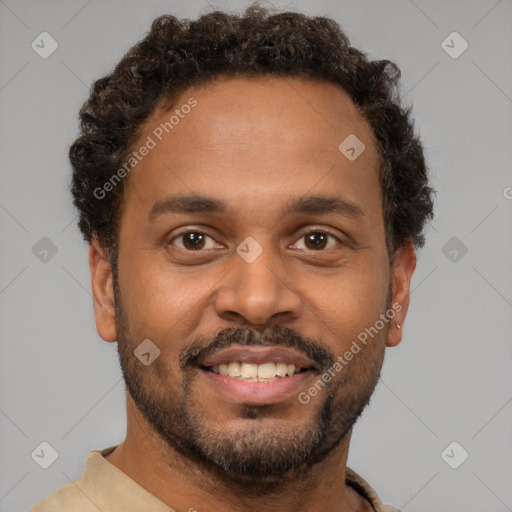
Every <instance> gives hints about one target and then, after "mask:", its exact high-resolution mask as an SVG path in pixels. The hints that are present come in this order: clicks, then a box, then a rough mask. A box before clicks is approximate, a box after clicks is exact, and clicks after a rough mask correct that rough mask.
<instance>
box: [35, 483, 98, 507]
mask: <svg viewBox="0 0 512 512" xmlns="http://www.w3.org/2000/svg"><path fill="white" fill-rule="evenodd" d="M69 510H80V511H81V512H98V507H97V506H96V505H95V504H94V503H93V502H92V501H91V500H90V499H89V498H88V497H87V496H86V495H85V494H84V493H83V492H82V491H81V490H80V489H79V487H78V482H72V483H69V484H67V485H64V486H63V487H60V488H59V489H57V490H56V491H55V492H53V493H52V494H50V495H48V496H47V497H46V498H45V499H44V500H42V501H40V502H39V503H37V504H36V505H34V506H33V507H32V508H31V509H30V510H29V512H50V511H51V512H69Z"/></svg>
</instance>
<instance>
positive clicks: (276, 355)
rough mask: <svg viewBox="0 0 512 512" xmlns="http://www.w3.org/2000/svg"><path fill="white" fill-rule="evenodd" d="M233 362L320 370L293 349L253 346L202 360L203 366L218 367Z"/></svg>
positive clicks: (212, 355) (217, 353) (220, 353)
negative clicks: (289, 365) (280, 364)
mask: <svg viewBox="0 0 512 512" xmlns="http://www.w3.org/2000/svg"><path fill="white" fill-rule="evenodd" d="M233 361H239V362H241V363H247V364H263V363H268V362H274V363H286V364H293V365H294V366H295V368H315V369H317V370H318V369H319V368H318V365H317V363H315V362H314V361H313V360H312V359H310V358H309V357H307V356H306V355H305V354H303V353H302V352H299V351H297V350H295V349H292V348H284V347H278V346H274V347H268V346H265V347H263V346H251V347H241V346H238V347H236V346H235V347H231V348H228V349H225V350H219V351H218V352H215V353H214V354H211V355H209V356H206V357H204V358H201V359H200V360H199V364H200V365H201V366H217V365H219V364H228V363H231V362H233Z"/></svg>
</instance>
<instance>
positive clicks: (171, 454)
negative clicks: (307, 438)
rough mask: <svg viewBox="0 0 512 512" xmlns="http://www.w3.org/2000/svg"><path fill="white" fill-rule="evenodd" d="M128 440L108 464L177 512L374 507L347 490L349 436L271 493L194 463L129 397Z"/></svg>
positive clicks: (359, 510) (360, 511)
mask: <svg viewBox="0 0 512 512" xmlns="http://www.w3.org/2000/svg"><path fill="white" fill-rule="evenodd" d="M127 417H128V430H127V436H126V439H125V441H124V442H123V443H121V444H120V445H119V446H118V447H117V448H116V449H115V450H114V451H113V452H112V453H111V454H110V455H108V456H107V457H106V459H107V460H108V461H109V462H110V463H111V464H113V465H114V466H116V467H117V468H118V469H120V470H121V471H122V472H123V473H125V474H126V475H128V476H129V477H130V478H132V479H133V480H134V481H135V482H137V483H138V484H139V485H141V486H142V487H143V488H144V489H146V490H147V491H148V492H149V493H151V494H152V495H153V496H155V497H156V498H158V499H159V500H160V501H162V502H163V503H165V504H166V505H167V506H169V507H171V508H173V509H175V510H187V511H188V510H190V511H191V512H193V511H194V509H195V510H196V511H198V512H202V511H204V510H209V511H214V512H232V511H233V510H237V511H239V512H254V511H256V510H270V509H271V510H273V511H275V512H288V511H295V510H302V511H304V512H308V511H313V510H322V511H324V512H364V511H367V510H372V508H371V507H370V506H369V503H368V502H367V501H366V500H365V499H364V498H362V497H361V496H360V495H359V494H358V493H357V492H356V491H355V490H354V489H352V487H350V486H347V485H346V484H345V470H346V462H347V456H348V448H349V443H350V434H348V435H347V436H346V437H345V438H344V439H342V440H341V441H340V443H338V445H337V446H336V447H335V448H334V449H333V450H332V451H331V452H330V453H329V454H328V456H327V457H326V458H325V459H324V460H322V462H319V463H317V464H315V465H312V466H309V467H308V468H307V469H305V470H300V471H296V472H293V474H288V475H286V477H283V478H280V479H279V484H278V485H270V486H267V487H266V488H265V487H263V486H260V485H254V483H253V482H250V481H249V480H248V481H247V483H246V484H242V483H240V482H235V481H233V480H230V479H229V478H227V477H226V476H225V475H223V474H222V473H221V472H219V471H217V470H215V469H212V468H211V467H209V466H208V465H207V464H206V463H201V462H199V461H191V459H189V458H188V457H185V456H184V455H183V454H181V453H180V452H178V451H177V450H176V449H174V448H173V447H171V446H169V445H168V443H166V442H165V441H164V440H163V439H162V438H161V437H160V436H159V435H158V434H156V433H155V432H154V431H153V429H152V428H151V427H150V426H149V425H148V424H147V422H146V421H145V419H144V418H143V417H142V415H141V414H140V412H139V411H138V409H137V408H136V406H135V404H134V403H133V402H132V400H131V398H130V397H129V394H128V396H127Z"/></svg>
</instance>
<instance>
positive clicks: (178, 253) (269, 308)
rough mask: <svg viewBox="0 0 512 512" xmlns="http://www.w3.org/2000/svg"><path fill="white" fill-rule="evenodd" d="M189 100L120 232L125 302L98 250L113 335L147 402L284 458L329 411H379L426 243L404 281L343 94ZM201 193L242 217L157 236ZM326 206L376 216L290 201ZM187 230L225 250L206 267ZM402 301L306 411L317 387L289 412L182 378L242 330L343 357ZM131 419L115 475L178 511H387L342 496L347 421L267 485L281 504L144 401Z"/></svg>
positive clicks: (406, 260)
mask: <svg viewBox="0 0 512 512" xmlns="http://www.w3.org/2000/svg"><path fill="white" fill-rule="evenodd" d="M190 97H194V98H195V99H196V100H197V102H198V104H197V106H196V107H195V108H194V109H192V111H191V112H190V114H188V115H187V116H186V117H185V118H184V119H182V120H180V123H179V124H178V125H177V126H175V127H174V129H173V130H172V132H171V133H169V134H166V135H164V138H163V140H162V141H161V142H159V143H158V144H157V146H156V147H155V148H154V149H152V150H151V151H150V153H149V154H148V156H146V157H145V158H144V159H143V160H142V161H141V162H140V163H139V164H138V165H137V166H136V167H135V168H134V169H133V171H132V172H131V174H130V176H129V179H128V182H127V188H126V191H125V196H124V200H123V210H122V217H121V225H120V237H119V258H118V272H119V274H118V291H119V294H120V296H118V297H117V304H116V297H115V296H114V290H113V283H112V270H111V265H110V263H109V261H108V258H107V256H106V252H105V251H104V249H103V248H102V247H101V246H100V244H99V243H98V242H97V240H93V242H92V243H91V245H90V253H89V261H90V270H91V279H92V290H93V296H94V299H95V304H94V308H95V317H96V327H97V330H98V333H99V335H100V336H101V338H103V339H104V340H105V341H107V342H114V341H118V343H119V351H120V355H121V360H122V366H123V364H124V367H125V369H126V370H127V371H129V372H131V374H130V375H131V377H132V378H134V377H135V376H137V377H138V378H139V379H140V381H139V384H140V386H141V390H142V391H145V392H146V393H147V395H146V396H147V397H148V398H149V397H152V399H153V398H154V400H155V405H157V404H158V405H160V406H161V407H167V408H170V409H172V407H174V406H175V405H176V404H177V403H178V402H179V400H180V398H181V399H184V398H185V400H184V405H183V407H185V408H186V409H185V410H186V411H187V412H188V413H189V415H190V417H191V418H193V419H194V425H196V426H197V427H198V428H199V429H201V430H200V432H202V433H205V432H207V433H208V434H209V435H210V436H211V439H214V440H218V441H219V443H222V440H223V439H226V440H228V439H229V440H237V439H240V438H242V437H244V436H246V437H245V438H247V436H253V437H251V439H253V440H254V442H255V443H256V445H257V448H258V446H259V447H260V449H261V453H262V456H264V454H265V453H266V451H265V450H267V449H269V450H270V449H275V447H274V448H272V446H270V445H268V443H269V441H268V440H269V439H270V440H271V439H272V438H275V439H279V443H277V444H278V445H279V446H281V445H282V446H284V448H283V450H284V449H285V448H289V446H288V445H289V444H290V443H291V442H292V441H293V440H294V439H296V440H299V437H294V436H298V435H299V434H303V435H304V439H308V437H307V436H308V433H310V432H311V431H312V429H314V428H315V427H317V426H318V424H317V420H318V417H319V414H320V411H322V408H323V407H325V405H326V403H327V402H328V400H331V401H332V404H334V405H335V406H336V407H335V409H336V411H341V412H339V414H340V415H343V414H345V412H346V409H347V407H348V404H351V405H354V404H356V405H358V406H359V407H360V408H364V406H365V405H366V402H365V403H362V402H361V396H362V395H365V394H368V398H369V395H371V392H372V391H373V388H374V386H375V384H376V382H377V380H378V376H379V372H380V367H381V365H382V361H383V358H384V352H385V348H386V347H395V346H396V345H398V344H399V343H400V341H401V338H402V331H401V330H400V329H398V328H397V327H396V324H395V322H397V323H398V324H400V325H403V323H404V320H405V316H406V314H407V309H408V305H409V293H410V281H411V277H412V274H413V272H414V268H415V265H416V256H415V251H414V246H413V244H412V242H410V243H408V244H407V245H405V246H404V247H401V248H400V249H398V250H397V252H396V256H395V261H394V264H393V267H390V264H389V259H388V254H387V251H386V243H385V229H384V224H383V215H382V197H381V189H380V185H379V181H378V162H379V159H378V154H377V149H376V145H375V139H374V136H373V134H372V131H371V128H370V127H369V125H368V124H367V123H366V121H365V120H364V119H363V118H362V117H361V115H360V114H359V113H358V112H357V110H356V107H355V106H354V104H353V103H352V101H351V100H350V98H349V96H348V95H347V94H346V93H345V92H344V91H342V90H341V89H339V88H337V87H335V86H334V85H332V84H329V83H324V82H316V81H311V80H307V81H302V80H300V79H297V78H268V77H262V78H257V79H254V78H250V79H249V78H236V79H219V80H216V81H215V82H213V83H209V84H207V85H206V86H200V87H193V88H189V89H188V90H186V91H184V92H183V93H182V94H181V95H180V96H179V97H178V98H177V100H176V102H175V104H174V105H173V108H179V106H180V105H183V104H185V103H186V102H187V100H188V99H189V98H190ZM168 109H169V106H167V108H166V109H164V108H158V109H157V110H156V111H155V112H154V113H153V114H152V115H151V117H150V118H149V119H148V120H147V121H146V123H145V124H144V126H143V127H142V130H141V132H140V137H139V141H140V143H143V142H144V141H145V140H146V138H147V136H148V135H151V133H152V131H153V130H154V128H155V127H157V126H158V125H159V124H160V123H161V122H164V121H166V120H168V119H169V117H170V115H171V114H172V111H171V112H169V111H168ZM349 134H356V135H357V137H358V138H359V139H360V140H361V141H363V143H364V144H365V147H366V148H365V151H364V152H363V153H362V154H361V155H360V156H359V157H358V158H357V159H356V160H355V161H349V160H348V159H347V158H346V157H345V156H344V155H342V154H341V153H340V151H339V150H338V145H339V144H340V142H341V141H343V140H344V139H345V138H346V137H347V136H348V135H349ZM139 145H140V144H135V147H139ZM192 193H194V194H197V195H204V196H208V197H212V198H216V199H221V200H224V201H225V202H226V203H227V205H228V206H229V210H228V211H227V212H226V213H223V214H213V213H188V214H182V213H180V214H177V213H168V214H166V215H163V216H161V217H159V218H158V220H157V221H155V222H153V223H150V222H149V220H148V214H149V212H150V210H151V208H152V207H153V205H154V204H155V203H156V202H157V201H160V200H162V199H164V198H166V197H168V196H169V195H174V194H183V195H190V194H192ZM310 195H314V196H329V197H333V196H340V197H343V198H344V199H346V200H348V201H350V202H352V203H354V204H355V205H357V206H358V207H359V208H360V209H361V211H362V214H361V215H360V216H359V217H357V218H351V217H348V216H340V215H337V214H336V213H333V212H329V213H322V214H318V213H315V214H311V213H301V214H292V215H283V208H284V206H285V204H286V202H287V201H289V200H290V199H292V198H297V197H300V196H310ZM184 228H191V229H190V230H191V231H194V232H200V233H205V234H207V235H209V237H211V238H208V237H207V238H206V242H205V246H204V248H203V249H201V250H200V251H197V250H190V249H189V250H187V249H186V248H184V247H185V245H184V244H185V242H186V240H184V239H183V237H177V234H182V232H183V229H184ZM326 230H328V231H329V232H330V233H332V234H333V235H334V237H336V238H338V239H339V241H338V240H336V238H333V237H329V242H328V244H327V246H326V247H325V248H320V249H318V248H316V246H311V245H308V244H307V243H306V240H307V237H306V236H305V235H306V234H307V233H309V232H322V233H326ZM248 236H250V237H253V238H254V239H255V240H257V242H258V243H259V244H260V246H261V247H262V249H263V252H262V253H261V255H260V256H259V257H258V259H256V260H255V261H254V262H252V263H250V264H249V263H247V262H246V261H244V260H243V259H242V258H241V257H240V256H239V254H237V252H236V247H237V246H238V245H239V244H240V243H241V242H242V241H243V240H244V239H245V238H246V237H248ZM171 242H172V243H171ZM320 245H321V244H320ZM322 247H323V246H322ZM389 292H390V294H389ZM121 298H122V303H120V299H121ZM395 303H399V304H401V305H402V308H401V310H400V311H399V312H397V313H396V316H395V318H394V320H393V321H391V322H390V323H389V324H388V325H387V326H386V328H384V329H382V330H380V331H379V333H378V335H376V336H375V337H374V338H373V339H372V340H371V342H370V343H368V345H367V346H365V347H364V348H363V349H362V350H361V351H360V352H359V353H358V354H357V355H355V356H354V358H353V360H352V361H351V362H350V363H349V364H348V365H347V367H346V368H344V369H343V371H341V372H338V373H336V375H335V377H334V378H333V379H332V383H331V385H330V386H328V387H326V388H325V389H323V390H321V391H320V392H319V393H318V394H317V395H316V396H314V397H312V398H311V401H310V402H309V403H308V404H307V405H304V404H301V403H300V402H299V401H298V400H297V394H298V393H299V392H300V391H305V390H307V389H308V388H309V387H310V386H311V385H312V384H313V383H314V382H315V381H316V380H318V375H316V376H315V375H312V376H311V377H310V378H308V380H307V381H306V382H305V383H304V384H303V385H301V386H300V389H297V393H295V394H293V396H288V397H287V398H286V399H285V400H283V401H281V402H279V403H277V404H273V405H272V406H267V407H257V406H253V407H244V404H240V403H235V402H233V401H231V400H229V399H227V398H226V397H225V396H223V395H222V394H221V393H219V392H218V391H217V390H216V389H215V388H214V387H213V386H212V385H211V384H209V382H207V380H206V379H204V378H201V375H199V374H198V372H197V371H195V370H194V369H193V368H185V369H183V368H180V366H179V357H180V354H183V353H186V351H187V349H189V348H190V346H191V345H192V344H193V343H197V342H198V341H200V342H202V343H203V346H204V347H206V346H208V344H209V343H210V342H211V341H212V340H213V339H214V336H215V335H216V333H218V332H220V331H221V330H223V329H225V328H227V327H250V328H252V329H254V330H255V331H256V332H261V331H262V330H263V329H266V328H267V327H269V326H273V325H277V326H284V327H288V328H290V329H294V330H296V331H297V332H298V333H300V335H301V336H302V337H304V338H307V339H310V340H312V341H313V342H314V344H315V345H316V346H318V347H319V349H321V350H324V351H325V352H326V353H328V354H330V355H332V356H334V357H335V358H336V357H338V356H341V355H343V354H344V353H345V352H346V351H347V350H349V348H350V345H351V343H352V341H353V340H355V339H356V338H357V335H358V334H359V333H361V332H362V331H364V329H365V328H368V327H370V326H373V325H374V324H375V322H376V320H377V319H378V318H379V315H380V314H382V313H384V312H385V311H386V309H387V307H388V306H389V304H395ZM116 306H117V317H116ZM146 338H149V339H151V340H152V341H153V342H154V343H155V344H156V345H157V346H158V347H159V349H160V351H161V353H160V356H159V357H158V358H157V359H156V360H155V362H154V363H152V364H151V365H149V366H143V365H142V364H140V362H139V361H138V360H137V359H136V358H135V356H133V355H132V351H133V349H134V348H135V347H136V346H137V345H138V344H139V343H140V342H141V341H142V340H144V339H146ZM369 383H370V384H369ZM187 390H188V392H187ZM329 391H330V392H331V395H332V396H331V398H329V396H328V395H329ZM354 397H359V398H357V400H359V402H357V401H356V402H354V400H356V399H355V398H354ZM359 413H360V411H358V413H357V414H356V416H357V415H358V414H359ZM342 419H343V421H349V420H350V419H351V421H352V422H353V421H355V419H356V418H355V417H352V418H350V417H348V419H347V417H346V416H342ZM127 421H128V429H127V436H126V439H125V441H124V442H123V443H121V444H120V445H119V446H118V448H117V449H116V450H115V451H114V452H113V453H112V454H110V455H109V456H107V460H108V461H109V462H111V463H112V464H114V465H115V466H117V467H118V468H119V469H121V470H122V471H123V472H124V473H126V474H127V475H128V476H130V477H131V478H132V479H134V480H135V481H136V482H138V483H139V484H140V485H142V486H143V487H144V488H145V489H147V490H148V491H149V492H150V493H152V494H153V495H155V496H156V497H157V498H159V499H160V500H161V501H163V502H164V503H166V504H167V505H169V506H170V507H172V508H174V509H175V510H178V511H181V510H189V509H190V508H191V507H193V508H195V509H197V511H198V512H201V511H202V510H213V511H218V512H221V511H222V512H225V511H233V510H237V511H253V510H254V511H255V510H266V509H269V508H272V509H273V510H275V511H292V510H299V509H300V510H304V511H317V510H322V511H326V512H330V511H332V512H334V511H336V512H341V511H343V512H349V511H350V512H354V511H359V512H361V511H367V510H372V508H371V507H370V505H369V503H368V502H367V501H366V500H364V499H363V498H362V497H361V496H360V495H359V494H358V493H356V492H355V491H354V490H353V489H352V488H351V487H349V486H346V485H342V484H340V482H344V481H345V468H346V461H347V456H348V449H349V443H350V435H351V429H350V428H349V430H348V431H347V432H341V431H340V428H341V427H339V428H338V427H337V426H336V416H334V417H333V418H331V424H330V425H328V426H327V427H326V428H327V430H328V432H329V436H328V437H329V439H330V444H329V443H327V441H326V443H327V444H326V445H325V446H328V449H327V453H325V454H324V456H323V457H322V458H321V460H319V461H318V462H316V463H314V462H312V461H308V462H307V463H304V464H302V465H301V467H300V468H297V469H296V470H293V471H291V472H288V473H287V474H284V475H276V476H275V478H273V477H272V475H267V477H266V478H264V479H260V480H261V481H265V482H266V483H267V484H268V489H270V490H268V491H267V492H262V490H261V489H259V490H258V479H253V481H251V479H250V478H249V477H247V478H246V479H243V478H241V477H240V478H237V477H236V475H235V476H233V475H231V476H230V475H228V474H227V472H226V471H224V472H222V471H218V470H216V469H215V468H214V467H212V464H209V463H207V462H204V461H203V462H202V461H200V460H197V459H195V458H193V457H191V456H188V455H187V454H184V453H183V452H182V451H180V450H179V449H177V448H176V447H175V446H173V445H172V443H170V442H168V440H167V439H166V438H165V437H163V436H162V435H161V433H159V432H157V431H156V430H155V428H153V425H152V424H151V422H150V421H148V418H147V417H146V416H145V415H144V414H143V413H142V412H141V410H140V409H139V408H138V407H137V405H136V402H135V401H134V399H133V397H132V396H131V394H130V393H129V392H127ZM340 421H341V420H340ZM347 426H348V427H351V425H350V424H347ZM254 427H255V428H254ZM329 428H330V430H329ZM342 434H343V435H342ZM336 436H337V437H336ZM226 442H227V441H226ZM234 442H235V441H233V443H234ZM265 442H266V443H267V444H264V443H265ZM298 442H299V444H300V443H301V442H302V441H300V440H299V441H298ZM258 443H259V444H258ZM205 444H207V441H205ZM269 446H270V448H269ZM212 449H213V450H214V449H215V446H213V448H212ZM290 450H291V449H290ZM287 453H288V452H287ZM251 489H254V491H253V492H252V491H251Z"/></svg>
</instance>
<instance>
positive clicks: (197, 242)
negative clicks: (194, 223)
mask: <svg viewBox="0 0 512 512" xmlns="http://www.w3.org/2000/svg"><path fill="white" fill-rule="evenodd" d="M208 239H210V240H211V241H213V244H210V247H206V245H207V240H208ZM174 240H178V241H181V245H180V244H178V243H173V242H174ZM169 244H171V245H176V246H177V247H179V248H180V249H185V250H187V251H198V250H201V249H213V248H215V246H216V242H215V240H213V238H212V237H211V236H209V235H207V234H206V233H202V232H200V231H187V232H186V233H180V234H179V235H176V236H175V237H174V238H172V239H171V240H169Z"/></svg>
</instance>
